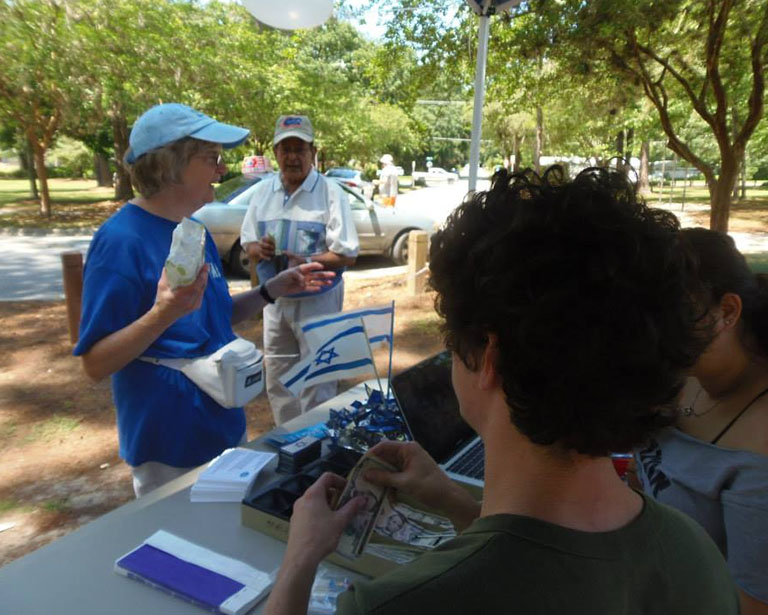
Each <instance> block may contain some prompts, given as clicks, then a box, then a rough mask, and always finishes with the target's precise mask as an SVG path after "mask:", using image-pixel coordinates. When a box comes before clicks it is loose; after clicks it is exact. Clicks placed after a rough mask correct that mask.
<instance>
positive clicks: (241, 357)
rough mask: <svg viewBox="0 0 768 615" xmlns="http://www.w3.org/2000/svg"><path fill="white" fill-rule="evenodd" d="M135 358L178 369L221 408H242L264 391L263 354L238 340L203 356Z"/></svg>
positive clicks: (243, 340)
mask: <svg viewBox="0 0 768 615" xmlns="http://www.w3.org/2000/svg"><path fill="white" fill-rule="evenodd" d="M139 359H140V360H142V361H146V362H147V363H153V364H154V365H162V366H164V367H170V368H171V369H176V370H179V371H180V372H182V373H183V374H184V375H185V376H186V377H187V378H189V379H190V380H191V381H192V382H194V383H195V384H196V385H197V386H199V387H200V388H201V389H202V390H203V391H205V392H206V393H208V395H210V396H211V397H212V398H213V399H215V400H216V402H218V403H219V404H220V405H222V406H224V407H225V408H239V407H240V406H244V405H245V404H247V403H248V402H249V401H251V400H252V399H253V398H254V397H256V396H257V395H258V394H259V393H261V392H262V390H263V389H264V373H263V360H264V355H263V354H262V353H261V351H260V350H259V349H258V348H256V346H255V345H254V344H253V343H252V342H249V341H248V340H245V339H243V338H242V337H236V338H235V339H234V340H232V341H231V342H230V343H229V344H226V345H225V346H222V347H221V348H219V349H218V350H217V351H216V352H214V353H211V354H209V355H206V356H204V357H195V358H194V359H156V358H155V357H139Z"/></svg>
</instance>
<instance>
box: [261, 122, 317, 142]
mask: <svg viewBox="0 0 768 615" xmlns="http://www.w3.org/2000/svg"><path fill="white" fill-rule="evenodd" d="M289 137H296V138H298V139H301V140H302V141H306V142H307V143H312V142H313V141H314V140H315V131H314V130H312V122H310V121H309V118H308V117H307V116H306V115H281V116H280V117H279V118H277V123H276V124H275V138H274V139H273V140H272V145H273V146H274V145H277V144H278V143H280V141H282V140H283V139H287V138H289Z"/></svg>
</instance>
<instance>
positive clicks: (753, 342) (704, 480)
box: [636, 228, 768, 615]
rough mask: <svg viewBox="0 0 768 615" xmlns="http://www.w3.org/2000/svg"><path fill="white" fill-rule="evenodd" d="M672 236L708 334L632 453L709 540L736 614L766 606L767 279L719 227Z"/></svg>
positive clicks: (641, 471) (644, 474)
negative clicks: (657, 421) (645, 440)
mask: <svg viewBox="0 0 768 615" xmlns="http://www.w3.org/2000/svg"><path fill="white" fill-rule="evenodd" d="M680 236H681V243H682V246H683V248H684V249H685V250H686V251H687V252H688V253H689V255H690V257H691V260H692V266H693V276H692V279H693V284H692V287H693V292H694V295H695V296H697V297H698V298H699V302H700V304H701V305H702V319H701V322H702V325H703V330H704V331H705V332H706V334H707V335H710V336H712V341H711V342H710V344H709V345H708V346H707V349H706V350H705V351H704V353H703V354H702V355H701V357H700V358H699V360H698V361H697V362H696V365H695V366H694V369H693V374H692V376H691V377H690V378H689V379H688V381H687V383H686V386H685V388H684V389H683V392H682V394H681V398H680V413H679V416H678V419H677V424H676V425H675V427H672V428H668V429H666V430H664V431H663V432H661V433H660V434H658V435H657V436H656V437H655V438H654V439H653V440H651V442H650V443H649V444H648V446H646V447H645V448H643V449H642V450H640V451H638V452H637V454H636V458H637V460H638V464H637V470H638V477H639V479H640V482H641V484H642V486H643V489H644V490H645V491H646V492H647V493H649V494H651V495H653V496H654V497H655V498H656V499H658V500H659V501H661V502H663V503H665V504H669V505H670V506H674V507H675V508H678V509H680V510H682V511H683V512H685V513H687V514H688V515H690V516H691V517H693V518H694V519H696V520H697V521H698V522H699V523H700V524H701V525H702V526H703V527H704V529H706V530H707V532H708V533H709V535H710V536H711V537H712V539H713V540H714V541H715V543H717V545H718V547H720V550H721V551H722V553H723V555H724V556H725V558H726V559H727V561H728V568H729V569H730V571H731V575H732V576H733V578H734V581H735V582H736V584H737V586H738V587H739V590H740V595H741V612H742V613H743V614H748V615H756V614H759V613H768V278H766V276H764V275H755V274H754V273H753V272H752V271H751V270H750V268H749V266H748V265H747V262H746V261H745V259H744V256H743V255H742V254H741V253H740V252H739V251H738V250H737V249H736V246H735V244H734V242H733V239H731V238H730V237H729V236H728V235H726V234H725V233H719V232H717V231H711V230H708V229H703V228H689V229H683V230H682V231H681V234H680Z"/></svg>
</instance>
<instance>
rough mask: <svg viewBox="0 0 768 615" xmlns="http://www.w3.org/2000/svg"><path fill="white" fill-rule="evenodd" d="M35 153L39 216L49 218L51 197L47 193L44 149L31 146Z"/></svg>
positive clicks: (37, 144)
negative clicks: (38, 190) (38, 186)
mask: <svg viewBox="0 0 768 615" xmlns="http://www.w3.org/2000/svg"><path fill="white" fill-rule="evenodd" d="M32 146H33V148H34V151H35V170H36V171H37V179H39V180H40V215H41V216H45V217H46V218H50V217H51V195H50V192H48V170H47V169H46V168H45V148H43V147H42V146H41V145H40V144H39V143H33V144H32Z"/></svg>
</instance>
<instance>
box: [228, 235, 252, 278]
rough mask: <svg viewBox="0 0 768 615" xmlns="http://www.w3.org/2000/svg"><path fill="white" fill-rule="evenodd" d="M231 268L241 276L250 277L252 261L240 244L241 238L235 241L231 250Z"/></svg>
mask: <svg viewBox="0 0 768 615" xmlns="http://www.w3.org/2000/svg"><path fill="white" fill-rule="evenodd" d="M229 268H230V269H231V270H232V273H234V274H235V275H236V276H238V277H241V278H250V277H251V271H250V261H249V260H248V254H247V253H246V252H245V250H243V248H242V246H241V245H240V240H239V239H238V240H237V241H236V242H235V245H233V246H232V249H231V250H230V251H229Z"/></svg>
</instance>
